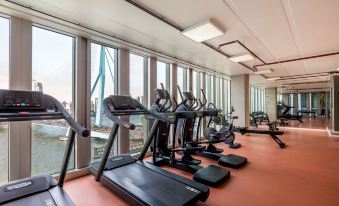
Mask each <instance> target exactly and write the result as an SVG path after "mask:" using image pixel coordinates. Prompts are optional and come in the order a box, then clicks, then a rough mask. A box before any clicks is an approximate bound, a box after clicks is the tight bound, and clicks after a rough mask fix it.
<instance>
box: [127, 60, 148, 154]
mask: <svg viewBox="0 0 339 206" xmlns="http://www.w3.org/2000/svg"><path fill="white" fill-rule="evenodd" d="M145 65H146V58H144V57H142V56H138V55H135V54H130V80H129V81H130V94H131V96H132V97H133V98H134V99H137V100H138V101H139V102H140V103H141V104H143V105H145V103H146V102H145V101H144V99H145V98H144V97H145V90H146V89H145V78H144V75H145V72H146V69H145V68H147V67H146V66H145ZM130 122H131V123H133V124H135V125H136V128H135V129H134V130H130V136H129V138H130V147H129V148H130V153H131V154H135V153H138V152H140V151H141V149H142V147H143V146H144V139H145V138H146V133H147V127H145V125H146V120H145V118H144V115H134V116H130Z"/></svg>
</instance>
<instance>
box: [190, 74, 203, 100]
mask: <svg viewBox="0 0 339 206" xmlns="http://www.w3.org/2000/svg"><path fill="white" fill-rule="evenodd" d="M200 85H201V83H200V73H199V72H196V71H193V79H192V86H193V88H192V90H193V91H192V92H193V95H194V97H195V98H200Z"/></svg>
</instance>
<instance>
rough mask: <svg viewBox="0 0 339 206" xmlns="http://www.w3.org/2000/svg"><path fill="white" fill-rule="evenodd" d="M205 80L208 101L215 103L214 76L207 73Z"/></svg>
mask: <svg viewBox="0 0 339 206" xmlns="http://www.w3.org/2000/svg"><path fill="white" fill-rule="evenodd" d="M205 79H206V80H205V82H206V98H207V101H208V102H209V103H210V102H212V103H214V102H213V88H214V86H213V76H212V75H209V74H206V75H205Z"/></svg>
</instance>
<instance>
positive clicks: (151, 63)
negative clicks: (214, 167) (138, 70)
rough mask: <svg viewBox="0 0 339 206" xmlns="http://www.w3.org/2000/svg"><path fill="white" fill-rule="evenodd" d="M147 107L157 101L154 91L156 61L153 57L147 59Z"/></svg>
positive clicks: (155, 84) (155, 85) (155, 86)
mask: <svg viewBox="0 0 339 206" xmlns="http://www.w3.org/2000/svg"><path fill="white" fill-rule="evenodd" d="M148 82H149V84H148V94H149V95H148V103H149V105H148V106H151V104H153V102H155V100H156V99H157V95H156V94H155V92H154V89H156V88H157V86H158V85H157V59H156V58H155V57H149V58H148Z"/></svg>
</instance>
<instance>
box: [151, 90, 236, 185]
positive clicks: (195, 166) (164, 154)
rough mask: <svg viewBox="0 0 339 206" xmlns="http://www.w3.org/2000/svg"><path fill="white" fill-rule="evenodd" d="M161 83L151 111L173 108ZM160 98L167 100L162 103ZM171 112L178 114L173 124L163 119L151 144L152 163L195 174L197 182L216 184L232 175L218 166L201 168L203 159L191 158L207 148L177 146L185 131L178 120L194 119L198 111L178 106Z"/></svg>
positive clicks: (164, 111)
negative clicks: (179, 134) (171, 131)
mask: <svg viewBox="0 0 339 206" xmlns="http://www.w3.org/2000/svg"><path fill="white" fill-rule="evenodd" d="M161 86H162V89H156V92H157V100H156V101H155V103H154V104H153V105H152V106H151V108H150V109H149V110H150V111H155V112H161V113H166V112H169V109H170V108H171V107H172V100H171V97H170V95H169V93H168V91H167V90H165V89H164V86H163V84H161ZM161 101H165V102H164V103H161ZM172 112H173V113H174V114H175V115H176V119H175V122H174V124H169V123H166V122H161V121H160V122H159V124H158V128H157V132H156V134H155V138H154V140H153V146H152V152H153V154H152V163H153V164H154V165H156V166H162V165H168V166H170V167H173V168H176V169H180V170H183V171H185V172H188V173H191V174H193V179H194V180H195V181H197V182H200V183H203V184H206V185H209V186H217V185H219V184H220V183H222V182H224V181H225V180H226V179H227V178H229V177H230V171H229V170H226V169H224V168H221V167H218V166H215V165H208V166H207V167H202V166H200V165H199V164H200V163H201V161H200V160H197V159H194V158H193V157H192V154H195V152H197V151H200V150H203V149H204V148H205V147H203V146H193V145H191V146H187V145H182V144H181V147H177V145H176V135H177V134H178V133H180V132H181V131H184V130H182V129H183V127H184V124H179V122H186V121H187V120H189V119H195V118H196V117H197V115H199V114H198V112H195V111H180V110H178V105H177V107H176V108H175V109H174V110H173V111H172ZM171 125H174V127H173V136H172V143H171V144H172V145H171V146H169V145H168V143H169V137H170V128H171ZM181 143H183V142H181ZM176 153H179V154H181V155H182V156H181V158H176V156H175V155H176Z"/></svg>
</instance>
